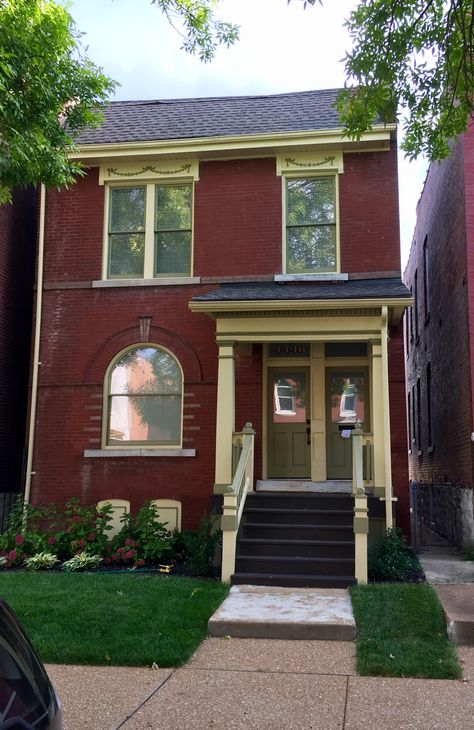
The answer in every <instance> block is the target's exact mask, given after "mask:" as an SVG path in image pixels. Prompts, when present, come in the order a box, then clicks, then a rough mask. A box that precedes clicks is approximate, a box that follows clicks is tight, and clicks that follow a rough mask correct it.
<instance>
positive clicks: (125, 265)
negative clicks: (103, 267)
mask: <svg viewBox="0 0 474 730" xmlns="http://www.w3.org/2000/svg"><path fill="white" fill-rule="evenodd" d="M144 252H145V234H144V233H132V234H129V233H112V234H110V236H109V277H110V278H112V279H120V278H130V277H142V276H143V258H144Z"/></svg>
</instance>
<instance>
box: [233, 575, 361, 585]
mask: <svg viewBox="0 0 474 730" xmlns="http://www.w3.org/2000/svg"><path fill="white" fill-rule="evenodd" d="M230 580H231V583H232V584H233V585H247V584H248V585H267V586H280V587H282V588H285V587H287V588H347V586H351V585H355V583H356V580H355V578H354V576H353V575H336V576H334V575H300V574H297V573H293V574H291V575H290V574H286V573H234V574H233V575H232V576H231V579H230Z"/></svg>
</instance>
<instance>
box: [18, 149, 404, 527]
mask: <svg viewBox="0 0 474 730" xmlns="http://www.w3.org/2000/svg"><path fill="white" fill-rule="evenodd" d="M339 205H340V237H341V262H342V271H345V272H347V273H349V275H354V276H363V275H364V274H367V275H368V276H376V275H380V273H381V272H382V275H383V274H384V273H385V274H386V275H390V272H394V271H397V270H398V269H399V237H398V194H397V186H396V149H395V146H393V147H392V149H391V151H390V152H380V153H376V152H371V153H363V154H362V153H361V154H355V153H350V154H347V155H345V157H344V173H343V174H342V175H341V179H340V203H339ZM194 209H195V214H194V271H193V274H194V276H198V277H201V283H200V284H191V285H186V286H183V285H174V286H138V287H137V286H134V287H131V286H129V287H127V286H124V287H110V288H92V287H91V282H92V281H95V280H99V279H100V278H101V267H102V247H103V216H104V187H103V186H99V184H98V169H97V168H91V169H90V170H89V172H88V174H87V175H86V176H85V177H84V178H82V179H80V180H78V182H77V183H76V185H75V186H74V187H72V188H71V189H70V190H68V191H64V192H61V193H58V192H55V191H50V192H48V194H47V201H46V230H45V241H46V247H45V282H44V289H45V291H44V307H43V326H42V347H41V362H42V365H41V370H40V384H39V397H38V410H37V428H36V441H35V455H34V471H35V475H34V477H33V481H32V500H33V501H36V502H38V501H50V500H56V501H59V500H64V499H65V498H67V497H70V496H73V495H77V496H79V497H80V499H81V501H83V502H85V503H92V502H94V501H96V500H99V499H107V498H125V499H130V500H131V508H132V510H135V509H136V508H137V507H138V506H139V505H140V504H141V503H142V502H143V500H144V499H146V498H160V497H163V498H174V499H180V500H181V501H182V502H183V527H185V528H186V527H195V526H196V525H197V523H198V520H199V517H200V516H201V514H202V513H203V512H204V511H205V510H206V509H207V510H208V509H209V506H210V495H211V493H212V485H213V481H214V450H215V417H216V383H217V364H218V360H217V354H218V351H217V346H216V343H215V323H214V322H213V321H212V320H211V319H210V318H208V317H206V316H205V315H203V314H193V313H191V312H190V310H189V308H188V303H189V301H190V299H191V298H192V297H193V296H194V295H196V294H198V293H204V292H205V291H207V290H209V289H212V288H214V287H215V286H216V283H218V282H219V281H220V280H222V281H226V280H229V279H232V278H234V279H235V278H237V279H239V280H245V279H246V278H250V279H251V278H252V277H253V278H254V279H255V278H258V279H268V280H270V279H272V278H273V275H274V274H276V273H281V270H282V261H281V257H282V181H281V178H280V177H278V176H277V175H276V169H275V158H274V157H261V158H256V159H233V160H226V161H221V160H219V161H205V162H201V163H200V166H199V181H198V182H197V183H196V184H195V202H194ZM142 317H150V318H151V325H150V335H149V338H148V339H149V341H150V342H152V343H156V344H157V345H161V346H163V347H166V348H167V349H168V350H169V351H170V352H172V353H173V354H174V355H175V356H176V358H177V359H178V360H179V362H180V363H181V365H182V368H183V372H184V440H183V448H193V449H196V456H195V457H192V458H185V457H179V458H175V457H169V458H167V457H150V458H144V457H127V458H92V457H85V456H84V450H87V449H99V448H100V445H101V428H102V417H103V413H102V405H103V384H104V377H105V373H106V369H107V366H108V365H109V363H110V362H111V361H112V360H113V358H114V357H116V355H117V354H118V353H119V352H120V351H121V350H123V349H124V348H126V347H129V346H132V345H133V344H135V343H137V342H140V341H141V337H140V329H139V327H140V319H139V318H142ZM400 343H401V334H400V332H399V331H398V330H396V331H393V332H392V339H391V344H390V362H391V364H390V397H391V403H392V411H391V419H392V444H393V456H392V459H393V474H394V483H395V491H396V493H397V494H398V495H399V497H400V505H401V506H400V515H401V519H402V521H403V526H404V527H406V519H405V516H406V514H407V506H406V500H405V503H404V504H403V495H404V493H405V494H406V485H407V475H406V437H405V413H404V406H403V402H404V401H403V397H402V394H403V392H404V383H403V354H402V345H401V344H400ZM262 362H263V346H262V344H258V343H257V344H251V345H244V344H242V345H237V347H236V352H235V368H236V426H237V428H241V427H242V426H243V425H244V423H245V421H251V422H252V424H253V426H254V428H255V430H256V433H257V437H256V443H255V455H256V464H255V468H256V474H255V476H256V478H259V477H260V476H261V473H262V466H261V462H262V441H261V433H262ZM400 403H401V404H402V407H401V408H400ZM404 454H405V458H404Z"/></svg>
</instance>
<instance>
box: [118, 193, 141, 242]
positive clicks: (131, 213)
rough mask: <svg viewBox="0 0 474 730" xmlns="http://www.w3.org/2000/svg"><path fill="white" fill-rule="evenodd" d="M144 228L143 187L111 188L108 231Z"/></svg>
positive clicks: (120, 231) (119, 231) (123, 231)
mask: <svg viewBox="0 0 474 730" xmlns="http://www.w3.org/2000/svg"><path fill="white" fill-rule="evenodd" d="M144 230H145V188H112V189H111V191H110V220H109V231H110V233H125V232H127V231H141V232H143V231H144Z"/></svg>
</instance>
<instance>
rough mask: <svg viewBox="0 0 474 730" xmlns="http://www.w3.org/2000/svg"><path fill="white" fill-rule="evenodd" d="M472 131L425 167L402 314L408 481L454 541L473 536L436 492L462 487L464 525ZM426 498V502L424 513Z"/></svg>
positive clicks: (473, 244) (468, 456)
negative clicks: (410, 299)
mask: <svg viewBox="0 0 474 730" xmlns="http://www.w3.org/2000/svg"><path fill="white" fill-rule="evenodd" d="M473 132H474V130H472V129H471V130H470V131H469V132H468V133H467V134H466V135H465V136H464V137H463V138H461V140H460V141H459V142H458V143H457V144H455V145H454V146H453V152H452V155H451V156H450V157H449V158H448V159H446V160H444V161H443V162H442V163H433V164H432V165H431V166H430V169H429V172H428V175H427V179H426V182H425V186H424V190H423V194H422V197H421V199H420V202H419V204H418V210H417V224H416V229H415V234H414V238H413V243H412V249H411V252H410V258H409V261H408V265H407V268H406V271H405V275H404V280H405V283H406V284H407V286H409V287H411V288H412V290H413V294H414V295H415V288H416V290H417V304H416V305H414V306H413V308H412V312H411V314H409V313H408V312H406V314H405V347H406V351H407V357H406V367H407V394H406V397H407V396H408V394H409V395H410V412H411V418H410V421H411V423H410V436H411V442H410V443H409V448H410V451H409V470H410V479H411V480H412V481H413V483H414V484H415V485H417V487H418V488H419V489H424V490H425V491H428V492H429V495H428V496H427V495H425V496H423V499H422V502H423V504H424V505H425V508H424V511H425V513H426V515H427V516H426V520H427V521H428V522H430V523H431V527H436V529H437V531H438V532H439V533H440V534H441V535H443V536H444V537H446V538H447V539H449V540H450V541H451V542H455V543H457V544H458V545H462V544H463V543H466V542H470V541H472V540H474V531H472V535H471V538H469V532H470V529H468V528H467V527H463V526H462V521H463V520H462V519H461V517H460V516H458V517H453V514H451V513H450V510H449V508H448V507H447V505H449V504H451V507H452V511H454V512H456V511H459V505H460V504H461V503H463V504H464V501H463V500H464V498H463V499H461V498H459V499H457V498H456V499H454V498H452V499H449V500H448V499H444V498H443V496H442V494H443V492H444V491H446V490H451V489H452V488H453V487H454V488H457V489H459V490H465V489H467V490H469V493H470V502H471V507H470V508H468V510H467V513H466V514H465V519H467V520H468V522H469V523H470V522H471V520H472V487H473V462H472V458H473V452H472V450H473V444H472V441H471V432H472V431H473V430H474V429H473V412H472V394H473V390H472V378H473V372H472V364H471V363H472V357H471V355H472V353H471V350H472V347H473V344H472V343H473V332H472V327H473V326H474V319H473V316H472V315H473V314H474V308H473V305H474V295H473V291H474V266H473V263H474V262H473V259H474V225H473V224H474V189H473V183H472V177H473V173H474V133H473ZM415 280H416V287H415ZM410 320H411V322H412V326H410ZM407 328H408V332H407ZM429 379H431V385H429V382H428V381H429ZM468 501H469V500H468ZM455 503H457V505H458V506H457V507H456V505H455ZM428 504H430V505H431V506H430V508H429V510H428V511H427V507H426V505H428ZM436 505H438V506H437V507H436ZM428 512H429V515H428ZM469 513H470V514H469ZM453 523H456V524H457V525H458V528H456V530H454V531H453V529H452V527H451V526H450V525H452V524H453ZM466 530H467V532H466ZM454 533H457V534H454Z"/></svg>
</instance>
